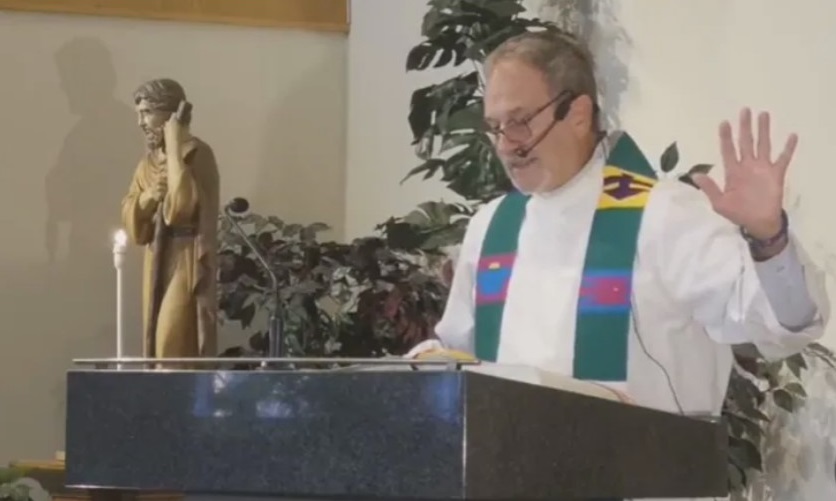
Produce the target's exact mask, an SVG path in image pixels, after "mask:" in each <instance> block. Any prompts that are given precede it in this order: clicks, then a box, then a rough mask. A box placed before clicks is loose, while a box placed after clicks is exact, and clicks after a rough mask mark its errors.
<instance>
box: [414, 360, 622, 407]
mask: <svg viewBox="0 0 836 501" xmlns="http://www.w3.org/2000/svg"><path fill="white" fill-rule="evenodd" d="M415 359H416V360H456V361H459V362H476V361H477V359H476V358H475V357H473V355H470V354H469V353H465V352H461V351H456V350H447V349H433V350H430V351H426V352H423V353H420V354H418V355H416V356H415ZM462 370H466V371H471V372H478V373H480V374H486V375H489V376H494V377H499V378H503V379H510V380H513V381H518V382H521V383H529V384H536V385H538V386H545V387H547V388H554V389H556V390H563V391H569V392H572V393H577V394H580V395H586V396H589V397H596V398H602V399H605V400H614V401H616V402H625V403H633V401H632V400H631V399H630V397H628V396H627V395H626V394H624V393H622V392H621V391H619V390H616V389H615V388H612V387H609V386H606V385H604V384H603V383H597V382H594V381H582V380H580V379H575V378H573V377H569V376H565V375H563V374H558V373H556V372H550V371H546V370H543V369H539V368H537V367H530V366H526V365H509V364H497V363H493V362H484V361H480V362H479V363H478V364H475V365H464V366H463V367H462Z"/></svg>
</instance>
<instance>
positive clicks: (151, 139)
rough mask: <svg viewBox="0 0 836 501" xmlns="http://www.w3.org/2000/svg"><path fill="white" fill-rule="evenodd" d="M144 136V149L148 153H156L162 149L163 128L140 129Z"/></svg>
mask: <svg viewBox="0 0 836 501" xmlns="http://www.w3.org/2000/svg"><path fill="white" fill-rule="evenodd" d="M142 133H143V134H144V135H145V147H146V148H147V149H148V151H156V150H158V149H160V148H162V146H163V143H164V142H165V141H164V136H163V128H162V127H157V128H142Z"/></svg>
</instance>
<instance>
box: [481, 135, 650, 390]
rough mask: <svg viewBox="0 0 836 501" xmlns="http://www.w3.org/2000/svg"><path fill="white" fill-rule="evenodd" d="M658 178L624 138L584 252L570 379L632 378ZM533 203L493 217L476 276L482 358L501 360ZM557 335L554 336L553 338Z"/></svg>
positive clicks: (510, 198)
mask: <svg viewBox="0 0 836 501" xmlns="http://www.w3.org/2000/svg"><path fill="white" fill-rule="evenodd" d="M656 180H657V176H656V173H655V172H654V170H653V168H652V167H651V166H650V164H649V163H648V162H647V159H645V157H644V155H642V153H641V151H640V150H639V148H638V146H636V143H635V142H634V141H633V139H632V138H631V137H630V136H628V135H627V134H626V133H622V135H621V137H620V138H619V139H618V142H617V143H616V144H615V147H614V148H612V151H611V153H610V154H609V156H608V158H607V161H606V164H605V167H604V170H603V186H602V190H601V196H600V198H599V201H598V207H597V209H596V211H595V216H594V218H593V220H592V229H591V231H590V235H589V243H588V244H587V249H586V258H585V262H584V268H583V276H582V279H581V286H580V292H579V294H578V303H577V320H576V323H575V353H574V363H573V374H572V376H573V377H574V378H576V379H583V380H592V381H608V382H618V381H626V380H627V345H628V336H629V332H630V314H631V309H632V308H631V289H632V279H633V263H634V261H635V257H636V247H637V241H638V235H639V228H640V226H641V220H642V214H643V213H644V207H645V205H646V203H647V199H648V196H649V193H650V190H651V189H652V188H653V186H654V185H655V183H656ZM528 199H529V197H528V196H526V195H522V194H521V193H519V192H513V193H510V194H508V195H506V196H505V197H504V198H503V199H502V200H501V201H500V203H499V205H498V206H497V208H496V212H495V213H494V214H493V217H492V219H491V222H490V224H489V225H488V230H487V233H486V235H485V239H484V241H483V243H482V252H481V256H480V259H479V264H478V267H477V272H476V313H475V316H476V329H475V330H476V334H475V335H476V340H475V341H476V342H475V344H476V350H475V351H476V356H477V357H478V358H479V359H481V360H487V361H496V357H497V352H498V350H499V339H500V331H501V328H502V315H503V311H504V307H505V299H506V295H507V292H508V283H509V281H510V279H511V274H512V272H513V266H514V261H515V258H516V255H517V245H518V241H519V234H520V228H521V227H522V224H523V220H524V219H525V210H526V204H527V203H528ZM557 335H559V333H557V332H556V333H555V336H557Z"/></svg>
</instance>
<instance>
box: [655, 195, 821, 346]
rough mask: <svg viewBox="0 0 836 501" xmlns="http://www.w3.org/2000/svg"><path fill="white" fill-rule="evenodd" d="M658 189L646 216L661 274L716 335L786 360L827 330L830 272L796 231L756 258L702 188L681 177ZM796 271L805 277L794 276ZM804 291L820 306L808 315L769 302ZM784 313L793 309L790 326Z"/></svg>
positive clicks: (723, 340)
mask: <svg viewBox="0 0 836 501" xmlns="http://www.w3.org/2000/svg"><path fill="white" fill-rule="evenodd" d="M657 189H658V190H659V193H654V194H653V195H652V196H651V202H650V204H649V205H648V208H647V209H648V210H647V211H646V212H645V218H646V222H647V223H648V228H647V229H648V233H649V235H648V238H650V247H651V248H652V249H653V251H652V252H651V255H652V256H653V259H654V261H655V263H656V264H657V272H658V275H659V277H660V278H661V282H662V283H663V284H664V287H665V288H666V289H667V292H669V293H670V294H671V296H672V297H673V298H674V299H675V300H676V301H677V302H678V303H680V304H681V305H682V306H683V307H684V308H685V309H686V310H687V311H690V312H691V314H692V315H693V317H694V319H695V320H696V321H697V322H699V323H700V324H701V325H703V326H704V328H705V329H706V332H707V333H708V335H709V336H710V337H711V338H712V339H713V340H714V341H716V342H719V343H723V344H744V343H753V344H755V345H756V346H757V347H758V349H759V350H760V352H761V354H763V355H764V356H765V357H768V358H781V357H786V356H789V355H792V354H794V353H797V352H799V351H800V350H802V349H803V348H804V347H805V346H806V345H807V344H809V343H810V342H812V341H814V340H816V339H818V338H820V337H821V336H822V335H823V334H824V325H825V323H826V322H827V317H828V308H829V301H828V299H827V294H826V292H825V289H824V273H823V272H822V271H821V270H820V269H817V268H816V267H815V266H814V265H813V264H812V263H810V262H809V260H802V256H803V252H802V249H801V247H800V244H799V242H798V241H797V240H796V238H795V237H794V236H792V235H791V238H790V244H789V245H790V246H789V247H788V249H787V251H786V252H784V253H782V254H781V255H779V256H776V258H775V259H774V260H771V261H768V262H764V263H755V261H754V259H752V256H751V253H750V250H749V246H748V244H747V243H746V241H745V240H743V238H742V236H741V235H740V232H739V230H738V228H737V227H736V226H734V225H733V224H732V223H731V222H730V221H728V220H726V219H725V218H723V217H722V216H720V215H718V214H716V213H715V212H714V211H713V210H712V209H711V206H710V204H709V203H708V200H707V198H706V197H705V195H704V194H703V193H702V192H701V191H699V190H697V189H695V188H693V187H690V186H688V185H686V184H684V183H681V182H680V181H670V182H669V181H664V182H662V183H661V184H660V185H659V186H657ZM654 191H656V190H654ZM651 209H652V210H651ZM642 231H644V229H643V230H642ZM793 260H797V261H798V262H797V263H792V261H793ZM782 263H783V266H782ZM788 264H789V266H788ZM793 269H795V271H796V272H800V275H801V276H799V277H796V279H791V280H787V277H788V276H789V277H791V276H792V272H793ZM774 272H778V273H774ZM763 278H767V282H764V281H763ZM765 286H768V287H769V289H770V291H769V292H770V293H769V295H767V292H766V289H765ZM804 295H806V296H808V297H809V298H810V299H812V302H813V303H814V305H813V306H812V308H808V309H807V311H806V312H805V311H804V308H801V310H802V311H801V313H800V314H799V313H798V312H797V311H795V310H791V309H789V308H788V311H776V310H777V309H776V308H773V306H772V304H771V303H770V300H769V299H770V296H771V297H772V299H773V301H776V300H780V298H789V297H794V296H795V297H798V296H804ZM804 299H805V298H801V301H800V304H801V306H803V305H804ZM787 306H788V307H789V306H790V305H787ZM810 309H812V310H813V311H809V310H810ZM776 313H785V314H784V315H781V318H784V319H785V323H784V324H782V323H781V322H780V321H779V316H778V315H777V314H776ZM802 316H806V317H807V318H806V319H805V320H806V321H804V322H803V325H798V324H795V325H788V324H792V322H793V320H792V319H796V321H798V320H797V319H798V318H799V317H802ZM787 319H790V320H787Z"/></svg>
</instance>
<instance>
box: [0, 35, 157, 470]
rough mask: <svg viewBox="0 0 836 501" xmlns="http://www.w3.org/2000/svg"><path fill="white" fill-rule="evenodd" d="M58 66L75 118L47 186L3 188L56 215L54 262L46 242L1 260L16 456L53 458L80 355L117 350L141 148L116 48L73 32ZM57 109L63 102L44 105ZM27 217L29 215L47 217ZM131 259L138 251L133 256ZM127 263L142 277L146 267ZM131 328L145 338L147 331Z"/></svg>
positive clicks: (7, 420) (6, 436)
mask: <svg viewBox="0 0 836 501" xmlns="http://www.w3.org/2000/svg"><path fill="white" fill-rule="evenodd" d="M55 67H56V70H57V73H58V76H59V80H60V84H61V89H62V91H63V92H64V94H65V95H66V100H67V105H68V107H69V111H70V113H71V114H72V115H74V116H75V117H76V121H75V123H74V125H73V126H72V128H71V130H70V131H69V133H68V134H67V135H66V137H65V139H64V142H63V145H62V146H61V149H60V152H59V154H58V157H57V158H56V159H55V162H54V164H53V165H52V167H51V168H50V169H49V170H48V173H47V175H46V179H45V180H44V182H43V184H42V187H43V191H42V192H41V193H31V194H10V193H6V194H4V196H8V197H14V196H17V197H21V196H25V197H31V199H32V200H43V203H44V204H45V205H46V211H45V212H46V214H47V217H46V221H45V222H44V221H41V222H40V224H42V225H43V246H44V247H45V250H46V253H45V254H46V256H47V260H46V262H38V259H37V257H36V256H42V255H43V254H44V253H43V252H42V251H41V249H31V256H33V259H30V260H28V261H27V262H25V263H14V262H4V263H2V268H0V283H2V287H1V288H0V294H2V298H0V317H2V318H5V319H11V320H10V321H7V323H6V325H7V330H6V332H5V333H4V335H3V336H2V338H1V339H0V353H3V354H4V355H5V356H4V357H3V363H2V365H0V380H2V381H4V382H5V384H3V385H1V386H0V405H2V408H3V412H2V413H0V444H3V450H2V455H3V456H5V455H9V456H10V458H21V457H31V456H32V455H33V454H38V455H46V456H45V457H49V456H50V455H51V454H52V453H53V452H54V450H53V449H54V448H55V447H56V446H61V444H63V436H64V430H63V421H64V419H63V416H64V394H65V391H64V388H65V384H64V374H65V371H66V369H68V368H69V367H70V365H71V359H73V358H78V357H89V356H112V355H113V353H114V351H115V319H114V316H115V314H114V312H115V272H114V270H113V264H112V263H113V259H112V254H111V248H110V246H111V244H110V236H111V235H112V234H113V231H114V230H115V229H116V228H118V227H119V225H120V223H119V219H120V218H119V214H120V210H119V207H120V201H121V198H122V196H123V194H124V192H125V190H126V189H127V187H128V183H129V181H130V177H131V174H132V172H133V168H134V167H135V165H136V161H137V160H138V159H139V156H140V154H141V152H142V142H141V138H140V136H139V134H138V132H137V129H136V126H135V123H136V119H135V116H134V112H133V110H132V109H131V107H129V106H128V105H126V104H125V103H124V102H120V101H119V100H118V99H117V98H116V96H115V95H114V94H115V89H116V72H115V69H114V67H113V63H112V61H111V54H110V51H109V50H108V48H107V47H105V46H104V45H103V44H102V43H101V42H100V41H99V40H96V39H90V38H77V39H74V40H72V41H70V42H68V43H67V44H65V45H63V46H62V47H61V48H60V49H59V50H58V51H57V53H56V54H55ZM17 107H18V109H19V105H17ZM50 113H54V114H56V115H57V114H60V113H64V110H52V111H47V110H45V114H46V115H49V114H50ZM37 171H38V170H37V169H33V172H37ZM0 189H4V188H2V187H0ZM6 189H8V188H6ZM35 204H36V205H37V202H35ZM18 216H19V217H20V220H21V223H20V224H29V225H38V221H34V220H31V219H30V220H29V221H26V219H25V215H24V214H21V215H18ZM128 262H129V263H138V262H139V260H138V259H136V258H135V257H132V256H131V257H130V258H129V259H128ZM125 272H126V275H127V276H126V279H127V280H128V281H129V283H136V280H138V278H136V277H138V272H139V270H138V268H137V266H136V265H135V264H134V265H132V266H129V268H128V269H126V270H125ZM130 292H133V291H129V293H128V295H127V298H126V300H127V301H129V302H130V303H129V304H138V301H139V297H138V291H136V292H135V293H134V294H131V293H130ZM131 312H132V310H131V309H130V308H129V313H131ZM138 313H139V309H138V308H137V309H136V315H135V316H132V315H129V316H128V318H127V324H128V325H138V323H137V322H139V320H140V318H139V316H138ZM128 334H129V335H130V336H132V338H136V339H135V342H136V344H137V345H138V344H139V339H138V335H134V333H132V332H129V333H128ZM132 341H134V339H132ZM129 349H130V350H131V351H134V350H135V348H133V347H130V346H129ZM21 351H26V353H22V352H21ZM9 354H14V355H13V356H9ZM33 414H34V415H33ZM0 459H4V458H0Z"/></svg>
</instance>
